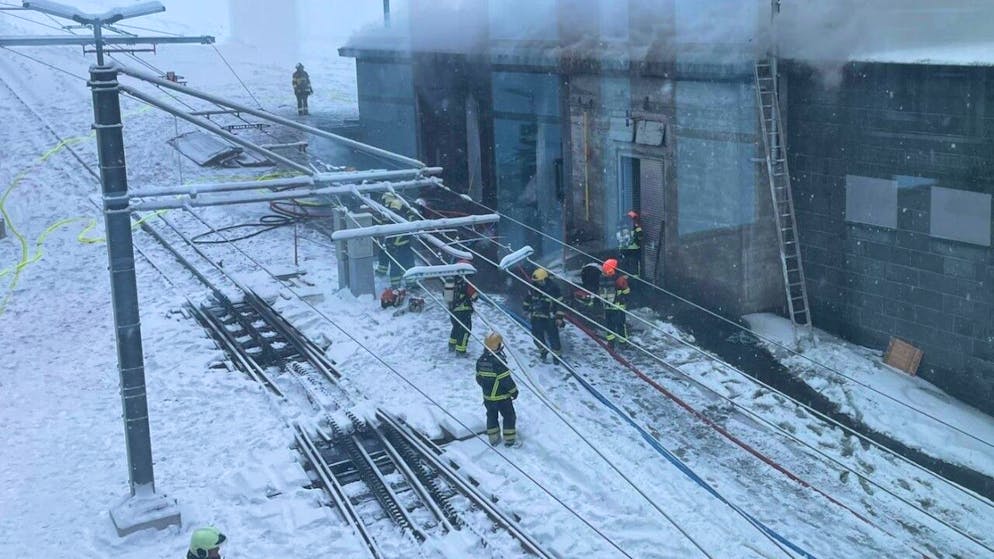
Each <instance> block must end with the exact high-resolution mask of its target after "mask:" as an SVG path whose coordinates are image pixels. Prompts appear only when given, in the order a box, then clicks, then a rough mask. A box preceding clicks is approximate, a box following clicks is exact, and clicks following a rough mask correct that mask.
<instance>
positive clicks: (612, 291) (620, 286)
mask: <svg viewBox="0 0 994 559" xmlns="http://www.w3.org/2000/svg"><path fill="white" fill-rule="evenodd" d="M631 293H632V289H631V288H630V287H628V276H626V275H624V274H614V275H612V276H608V275H603V274H602V275H601V284H600V292H599V293H598V295H600V296H601V298H603V299H604V300H605V301H607V303H610V304H611V305H612V306H614V307H616V308H618V309H624V308H625V305H626V304H627V303H628V296H629V295H631Z"/></svg>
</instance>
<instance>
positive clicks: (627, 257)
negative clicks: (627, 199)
mask: <svg viewBox="0 0 994 559" xmlns="http://www.w3.org/2000/svg"><path fill="white" fill-rule="evenodd" d="M628 217H629V218H631V220H632V226H631V229H629V230H627V231H625V234H624V235H622V236H620V238H619V249H620V250H621V269H622V270H624V271H625V273H627V274H628V275H630V276H632V277H635V278H637V277H639V276H640V275H641V274H642V222H641V221H640V219H639V214H638V212H636V211H635V210H632V211H630V212H628Z"/></svg>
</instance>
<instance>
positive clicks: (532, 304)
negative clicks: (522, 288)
mask: <svg viewBox="0 0 994 559" xmlns="http://www.w3.org/2000/svg"><path fill="white" fill-rule="evenodd" d="M532 286H534V288H533V289H531V290H529V291H528V294H527V295H525V301H524V307H525V312H526V313H528V318H529V319H530V320H531V329H532V337H533V338H534V342H535V347H537V348H538V352H539V358H540V359H541V360H542V361H545V357H546V356H547V355H548V354H549V350H548V349H546V347H549V348H552V362H553V363H556V364H558V363H560V362H561V359H560V355H561V354H562V346H561V345H560V342H559V329H560V328H562V327H563V326H564V325H565V320H564V318H563V307H562V305H563V297H562V292H561V291H560V290H559V286H558V285H556V284H555V283H553V282H552V281H549V271H548V270H546V269H545V268H535V271H534V272H532Z"/></svg>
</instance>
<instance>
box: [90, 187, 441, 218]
mask: <svg viewBox="0 0 994 559" xmlns="http://www.w3.org/2000/svg"><path fill="white" fill-rule="evenodd" d="M387 184H393V185H394V186H395V187H396V185H397V184H402V185H404V187H405V188H417V187H420V186H428V185H431V184H435V181H433V180H431V179H425V180H420V181H408V182H405V183H374V184H363V185H343V186H326V187H324V188H310V189H308V188H295V189H293V190H283V191H280V192H267V193H256V194H254V195H250V196H228V197H222V196H211V195H210V194H207V195H205V196H198V195H196V194H193V195H189V196H188V197H184V198H178V199H176V198H174V199H171V200H155V199H153V200H147V201H146V200H131V203H130V204H129V205H128V206H126V207H124V208H120V209H114V210H109V211H110V212H112V213H120V212H136V211H152V210H176V209H181V208H197V207H207V206H231V205H235V204H253V203H256V202H274V201H277V200H290V199H293V198H306V197H310V196H336V195H342V194H352V193H353V192H354V191H356V190H357V189H366V190H369V191H380V190H385V188H386V187H385V185H387ZM256 188H259V185H257V186H256ZM364 198H365V197H364Z"/></svg>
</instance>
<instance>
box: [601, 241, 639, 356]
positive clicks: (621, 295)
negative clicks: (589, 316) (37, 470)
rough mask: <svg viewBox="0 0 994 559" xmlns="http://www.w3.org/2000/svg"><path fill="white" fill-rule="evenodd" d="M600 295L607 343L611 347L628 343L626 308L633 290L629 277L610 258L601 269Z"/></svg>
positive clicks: (616, 262)
mask: <svg viewBox="0 0 994 559" xmlns="http://www.w3.org/2000/svg"><path fill="white" fill-rule="evenodd" d="M601 269H602V271H603V273H602V274H601V282H600V290H599V293H598V295H600V298H601V302H602V303H603V304H604V326H605V327H607V342H608V343H609V344H611V347H616V346H617V345H619V344H624V343H626V342H628V325H627V324H626V321H625V308H626V305H627V303H628V296H629V295H630V294H631V292H632V290H631V289H630V288H629V287H628V277H627V276H625V275H624V274H622V273H620V272H619V271H618V261H617V260H615V259H614V258H608V259H607V260H605V261H604V265H603V266H602V267H601Z"/></svg>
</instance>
